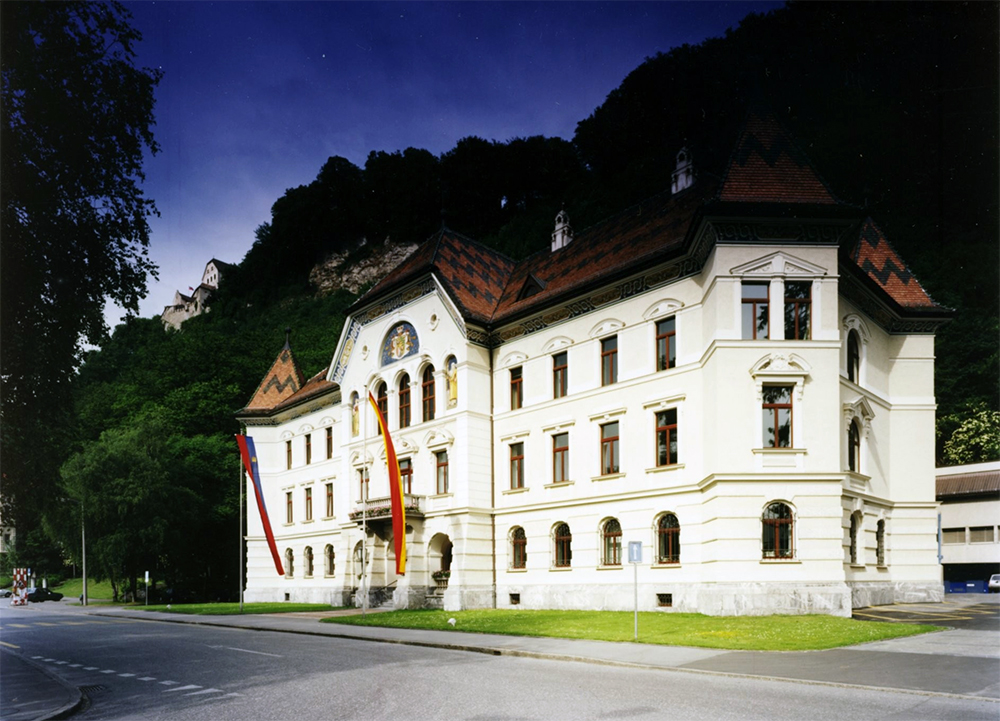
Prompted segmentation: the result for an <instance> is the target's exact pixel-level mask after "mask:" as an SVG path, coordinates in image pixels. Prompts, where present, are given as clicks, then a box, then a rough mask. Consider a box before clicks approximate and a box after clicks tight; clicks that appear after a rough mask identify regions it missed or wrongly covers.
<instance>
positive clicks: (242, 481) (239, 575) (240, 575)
mask: <svg viewBox="0 0 1000 721" xmlns="http://www.w3.org/2000/svg"><path fill="white" fill-rule="evenodd" d="M243 432H244V434H245V433H246V430H244V431H243ZM237 463H239V464H240V472H239V474H238V478H239V482H240V528H239V537H240V568H239V573H237V574H236V579H237V582H238V583H239V584H240V613H243V486H244V485H245V484H246V480H245V479H246V476H244V475H243V474H244V473H246V471H245V470H244V468H243V462H242V459H237Z"/></svg>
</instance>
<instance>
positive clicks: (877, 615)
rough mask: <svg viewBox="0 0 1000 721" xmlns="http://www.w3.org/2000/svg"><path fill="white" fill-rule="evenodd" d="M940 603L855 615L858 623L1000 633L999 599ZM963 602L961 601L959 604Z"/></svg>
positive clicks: (877, 609) (879, 608) (881, 608)
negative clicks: (922, 624) (999, 630)
mask: <svg viewBox="0 0 1000 721" xmlns="http://www.w3.org/2000/svg"><path fill="white" fill-rule="evenodd" d="M946 598H947V600H946V601H945V602H944V603H943V604H941V603H903V604H893V605H891V606H871V607H869V608H859V609H857V610H855V611H854V613H853V617H854V618H856V619H858V620H859V621H891V622H894V623H930V624H933V625H935V626H949V627H952V628H964V629H970V630H980V631H996V630H997V629H1000V603H998V601H997V600H993V599H998V600H1000V596H987V597H986V598H987V599H988V600H986V601H983V600H981V599H983V598H984V597H983V595H982V594H956V595H954V596H947V597H946ZM959 598H961V599H962V600H957V599H959Z"/></svg>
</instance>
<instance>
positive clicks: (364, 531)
mask: <svg viewBox="0 0 1000 721" xmlns="http://www.w3.org/2000/svg"><path fill="white" fill-rule="evenodd" d="M370 402H371V401H370V400H369V397H368V384H367V383H365V415H364V417H363V418H364V430H363V431H362V436H361V437H362V438H363V439H364V440H363V441H362V447H361V449H362V450H361V594H362V595H361V617H362V618H364V617H365V616H366V615H367V613H368V585H367V583H368V578H367V569H366V566H367V565H368V564H367V560H368V404H369V403H370Z"/></svg>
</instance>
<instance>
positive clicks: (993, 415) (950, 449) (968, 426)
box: [944, 406, 1000, 465]
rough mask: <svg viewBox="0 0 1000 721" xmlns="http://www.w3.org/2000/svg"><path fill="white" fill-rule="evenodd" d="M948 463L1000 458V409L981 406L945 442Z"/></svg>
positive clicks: (945, 455)
mask: <svg viewBox="0 0 1000 721" xmlns="http://www.w3.org/2000/svg"><path fill="white" fill-rule="evenodd" d="M944 459H945V462H946V463H947V464H948V465H961V464H963V463H985V462H987V461H998V460H1000V411H993V410H989V409H987V408H986V407H985V406H979V407H978V408H977V409H976V411H975V413H974V414H973V415H971V416H970V417H968V418H966V419H965V421H963V423H962V424H961V425H960V426H959V427H958V428H956V429H955V432H954V433H952V434H951V438H949V439H948V440H947V442H946V443H945V444H944Z"/></svg>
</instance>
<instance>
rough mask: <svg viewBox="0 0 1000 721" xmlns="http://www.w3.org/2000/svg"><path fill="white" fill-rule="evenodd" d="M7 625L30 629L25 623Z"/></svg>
mask: <svg viewBox="0 0 1000 721" xmlns="http://www.w3.org/2000/svg"><path fill="white" fill-rule="evenodd" d="M7 625H8V626H12V627H13V628H31V626H29V625H28V624H26V623H8V624H7Z"/></svg>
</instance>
